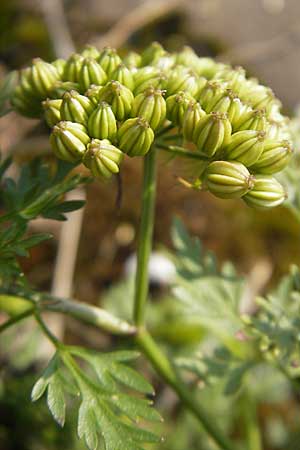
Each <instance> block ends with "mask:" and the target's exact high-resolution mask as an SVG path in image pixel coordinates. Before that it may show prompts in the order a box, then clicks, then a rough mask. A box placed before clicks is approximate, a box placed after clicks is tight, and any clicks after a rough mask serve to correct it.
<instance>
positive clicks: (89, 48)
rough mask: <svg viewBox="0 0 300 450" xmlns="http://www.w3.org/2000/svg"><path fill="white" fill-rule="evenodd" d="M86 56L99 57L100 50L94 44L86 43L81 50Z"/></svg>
mask: <svg viewBox="0 0 300 450" xmlns="http://www.w3.org/2000/svg"><path fill="white" fill-rule="evenodd" d="M81 55H82V56H83V57H84V58H94V59H97V58H99V56H100V52H99V50H98V49H97V48H96V47H94V46H93V45H86V46H85V47H84V49H83V50H82V52H81Z"/></svg>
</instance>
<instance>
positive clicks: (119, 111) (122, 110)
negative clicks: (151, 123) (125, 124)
mask: <svg viewBox="0 0 300 450" xmlns="http://www.w3.org/2000/svg"><path fill="white" fill-rule="evenodd" d="M98 99H99V101H100V102H101V101H104V102H107V103H109V105H110V106H111V109H112V111H113V113H114V115H115V117H116V119H117V120H120V121H122V120H125V119H127V117H129V116H130V112H131V108H132V104H133V100H134V97H133V94H132V92H131V91H130V90H129V89H128V88H127V87H126V86H123V84H121V83H119V82H118V81H110V82H109V83H107V84H106V86H104V87H103V88H102V89H100V91H99V95H98Z"/></svg>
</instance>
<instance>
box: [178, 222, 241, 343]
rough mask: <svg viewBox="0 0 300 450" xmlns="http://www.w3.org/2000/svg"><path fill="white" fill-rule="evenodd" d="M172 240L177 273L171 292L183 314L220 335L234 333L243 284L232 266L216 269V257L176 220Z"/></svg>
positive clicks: (227, 265)
mask: <svg viewBox="0 0 300 450" xmlns="http://www.w3.org/2000/svg"><path fill="white" fill-rule="evenodd" d="M172 238H173V245H174V247H175V251H176V256H175V259H174V261H175V265H176V271H177V274H176V279H175V282H174V287H173V293H174V295H175V297H176V298H177V299H179V300H180V302H182V304H183V305H184V310H185V314H186V315H188V316H194V317H197V319H198V320H199V321H200V322H201V323H202V325H203V326H205V327H206V328H208V329H210V330H212V331H214V332H215V333H216V334H217V335H219V336H223V337H225V336H226V335H227V334H230V335H232V334H234V333H235V332H237V331H238V330H239V329H240V328H241V321H240V319H239V316H238V309H239V304H240V299H241V295H242V290H243V281H242V280H241V279H240V278H239V277H238V276H237V274H236V272H235V270H234V268H233V266H232V265H231V264H229V263H226V264H224V265H223V266H222V267H221V269H220V270H219V269H218V267H217V263H216V259H215V256H214V255H213V254H212V253H211V252H205V251H204V250H203V248H202V245H201V243H200V241H199V240H198V239H197V238H191V237H190V236H189V235H188V233H187V231H186V230H185V228H184V226H183V224H182V223H181V222H180V221H179V220H175V221H174V226H173V230H172Z"/></svg>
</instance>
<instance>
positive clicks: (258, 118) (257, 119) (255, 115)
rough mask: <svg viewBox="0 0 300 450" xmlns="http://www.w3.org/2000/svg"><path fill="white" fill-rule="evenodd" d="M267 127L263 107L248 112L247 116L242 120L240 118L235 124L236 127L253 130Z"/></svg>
mask: <svg viewBox="0 0 300 450" xmlns="http://www.w3.org/2000/svg"><path fill="white" fill-rule="evenodd" d="M266 128H267V119H266V113H265V110H264V109H254V110H253V111H251V112H250V113H249V116H248V117H247V118H246V119H245V118H244V120H243V119H242V118H240V120H239V122H238V123H237V125H236V129H237V130H239V131H242V130H254V131H265V130H266Z"/></svg>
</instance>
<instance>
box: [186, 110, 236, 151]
mask: <svg viewBox="0 0 300 450" xmlns="http://www.w3.org/2000/svg"><path fill="white" fill-rule="evenodd" d="M230 136H231V124H230V122H229V120H228V118H227V115H226V114H223V113H210V114H207V115H205V116H204V117H202V118H201V119H200V120H199V121H198V123H197V125H196V130H195V134H194V138H195V141H194V142H195V144H196V145H197V147H198V149H199V150H200V151H201V152H202V153H205V154H206V155H207V156H209V157H212V156H214V155H215V153H216V152H217V151H218V150H219V149H221V147H223V146H226V145H227V144H228V142H229V140H230Z"/></svg>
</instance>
